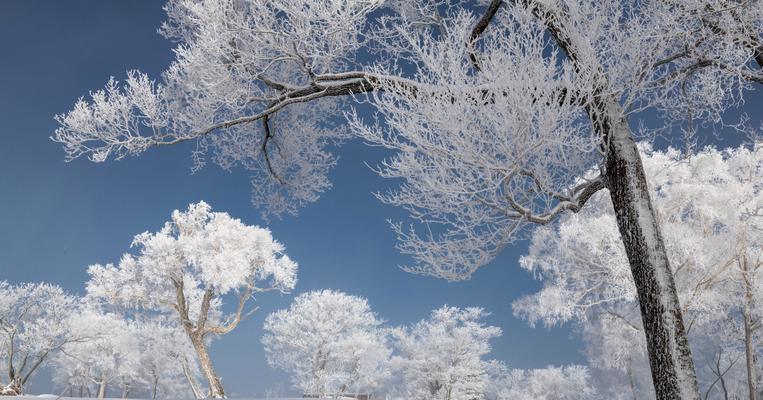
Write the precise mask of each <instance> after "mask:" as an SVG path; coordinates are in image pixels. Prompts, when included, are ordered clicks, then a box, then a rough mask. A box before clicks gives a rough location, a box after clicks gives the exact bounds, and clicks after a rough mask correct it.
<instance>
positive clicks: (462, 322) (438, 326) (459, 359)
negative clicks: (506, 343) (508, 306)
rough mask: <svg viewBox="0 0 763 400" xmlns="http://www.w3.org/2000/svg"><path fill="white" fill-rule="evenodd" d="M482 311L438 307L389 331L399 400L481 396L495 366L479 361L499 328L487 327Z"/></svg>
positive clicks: (464, 399) (458, 399)
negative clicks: (399, 386) (399, 383)
mask: <svg viewBox="0 0 763 400" xmlns="http://www.w3.org/2000/svg"><path fill="white" fill-rule="evenodd" d="M487 315H488V313H487V312H485V311H484V310H483V309H481V308H476V307H470V308H463V309H461V308H457V307H448V306H443V307H441V308H439V309H437V310H434V311H433V312H432V314H431V315H430V316H429V318H427V319H425V320H422V321H420V322H418V323H416V324H414V325H413V326H411V327H410V328H403V329H397V330H395V332H394V337H395V339H396V340H395V345H396V348H397V350H398V354H397V355H396V356H395V357H394V358H393V360H392V363H393V365H394V366H395V368H396V369H398V370H399V371H400V374H401V376H402V381H403V383H402V385H403V388H402V389H403V392H404V395H403V397H404V398H406V399H417V400H419V399H420V400H473V399H482V398H484V396H485V394H486V392H487V390H488V385H489V380H490V376H491V374H493V373H494V372H496V369H497V368H500V364H498V363H497V362H495V361H491V360H486V359H485V358H484V357H485V356H486V355H487V354H488V353H490V351H491V346H490V340H491V339H493V338H496V337H498V336H500V335H501V329H500V328H498V327H495V326H486V325H485V323H484V322H483V321H482V319H483V318H485V317H486V316H487Z"/></svg>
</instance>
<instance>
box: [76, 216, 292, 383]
mask: <svg viewBox="0 0 763 400" xmlns="http://www.w3.org/2000/svg"><path fill="white" fill-rule="evenodd" d="M133 246H134V247H136V248H138V251H137V254H134V255H133V254H125V255H124V256H123V257H122V259H121V260H120V262H119V264H118V265H111V264H109V265H105V266H103V265H93V266H91V267H90V268H89V269H88V272H89V273H90V281H89V282H88V284H87V290H88V296H91V297H92V298H100V299H104V300H106V301H107V302H109V303H111V304H115V305H123V306H126V307H137V308H140V309H146V310H153V311H158V312H165V313H172V314H175V315H176V316H177V318H178V319H179V321H178V322H179V324H180V325H181V326H182V328H183V330H184V331H185V333H186V334H187V335H188V338H189V339H190V341H191V344H192V345H193V348H194V350H195V352H196V356H197V358H198V361H199V364H200V366H201V369H202V372H203V374H204V376H205V378H206V380H207V382H208V383H209V390H210V396H212V397H224V396H225V391H224V389H223V386H222V384H221V383H220V378H219V377H218V376H217V374H216V373H215V370H214V368H213V365H212V360H211V358H210V357H209V352H208V350H207V347H208V339H209V338H210V335H212V336H221V335H225V334H227V333H229V332H231V331H232V330H233V329H235V328H236V326H238V324H239V323H240V322H241V320H242V319H244V318H245V317H246V316H248V315H250V314H251V312H253V311H254V310H251V311H247V310H246V307H247V303H248V302H249V301H250V300H251V299H252V297H253V295H254V294H256V293H260V292H264V291H272V290H275V291H279V292H281V293H286V292H288V291H289V290H290V289H292V288H293V287H294V285H295V284H296V273H297V265H296V263H294V262H293V261H291V260H290V259H289V258H288V257H287V256H286V255H285V254H283V251H284V248H283V245H281V244H280V243H278V242H276V241H275V240H273V238H272V236H271V234H270V231H268V230H267V229H263V228H259V227H256V226H248V225H245V224H243V223H242V222H241V221H239V220H237V219H234V218H231V217H230V216H229V215H228V214H226V213H219V212H212V211H211V208H210V207H209V205H207V204H206V203H204V202H199V203H196V204H191V205H190V206H189V207H188V210H187V211H184V212H183V211H175V212H173V213H172V220H171V221H169V222H167V223H166V224H165V225H164V227H163V228H162V229H161V230H160V231H158V232H156V233H149V232H145V233H142V234H139V235H137V236H135V240H134V242H133ZM229 294H232V295H235V296H236V297H237V298H238V301H237V302H238V304H237V306H236V308H235V311H234V312H233V313H231V314H226V313H224V312H223V310H222V306H223V300H224V298H225V296H226V295H229Z"/></svg>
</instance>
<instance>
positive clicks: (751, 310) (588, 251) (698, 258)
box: [514, 146, 763, 398]
mask: <svg viewBox="0 0 763 400" xmlns="http://www.w3.org/2000/svg"><path fill="white" fill-rule="evenodd" d="M642 154H643V159H644V167H645V169H646V172H647V175H648V176H649V179H650V185H651V187H652V190H653V198H654V201H655V205H656V210H657V213H658V216H659V219H660V221H661V228H662V231H663V235H664V237H665V243H666V247H667V250H668V255H669V257H670V261H671V266H673V272H674V276H675V280H676V286H677V290H678V296H679V299H680V304H681V306H682V308H683V310H682V311H683V315H684V316H685V318H686V321H687V329H688V335H689V340H690V342H691V345H692V350H693V354H694V358H695V361H696V363H697V365H700V366H702V368H699V369H698V378H699V383H700V388H701V389H702V391H703V392H706V391H709V392H710V393H717V394H718V395H720V390H721V387H720V386H721V385H720V383H718V379H720V378H722V379H723V380H724V384H725V385H726V386H727V390H728V391H730V392H731V393H737V394H738V395H739V396H746V393H747V390H748V388H747V382H749V381H752V382H753V385H752V386H753V387H759V386H757V385H759V383H757V375H758V374H759V373H760V371H761V369H763V366H761V365H759V362H758V361H757V360H758V359H760V356H761V355H760V349H761V343H762V342H761V337H760V331H759V330H758V329H759V327H760V322H761V317H763V310H761V308H760V304H761V299H760V294H761V293H763V283H761V282H763V275H761V274H763V261H762V259H761V255H760V254H761V249H763V234H762V233H763V230H761V227H762V225H761V220H760V216H759V215H760V214H761V213H760V210H763V191H762V190H761V186H760V182H761V179H763V150H761V148H760V147H759V146H754V147H753V148H745V147H739V148H734V149H728V150H725V151H719V150H716V149H713V148H706V149H704V150H702V151H700V152H698V153H697V154H692V155H691V156H690V157H684V156H683V155H682V154H681V153H680V152H678V151H676V150H672V149H671V150H667V151H665V152H661V151H655V150H652V149H651V148H650V147H649V146H642ZM590 202H591V204H592V205H595V207H591V208H586V209H584V210H583V211H581V212H580V213H578V214H576V215H569V216H566V217H564V218H563V219H562V220H561V221H560V223H559V224H558V226H549V227H543V228H540V229H538V230H536V231H535V232H534V233H533V235H532V241H531V245H530V250H529V254H527V255H525V256H523V257H522V258H521V260H520V263H521V265H522V267H524V268H525V269H527V270H528V271H531V272H532V273H533V274H534V275H535V276H536V277H538V278H539V279H541V280H543V282H544V287H543V289H541V290H540V291H539V292H538V293H535V294H533V295H530V296H526V297H524V298H522V299H520V300H519V301H517V302H515V303H514V311H515V313H516V314H517V315H519V316H522V317H524V318H526V319H527V320H528V321H529V322H530V323H531V324H532V325H534V324H536V323H541V322H542V323H544V324H545V325H548V326H553V325H558V324H562V323H564V322H567V321H573V322H574V323H575V325H576V326H577V327H578V328H579V329H580V331H581V334H582V336H583V338H584V339H585V341H586V349H587V353H588V357H589V362H590V363H591V364H592V365H593V366H594V367H595V368H594V371H595V372H596V375H597V379H603V380H604V381H606V382H609V383H610V385H611V386H613V389H612V391H613V392H618V391H620V389H618V382H619V385H620V386H621V389H625V390H627V393H629V395H628V396H626V397H629V398H632V397H633V396H637V397H645V396H653V395H654V394H653V392H652V389H651V386H652V385H651V378H650V376H649V372H648V361H647V359H646V343H645V342H644V336H643V327H642V322H641V317H640V314H639V309H638V300H637V297H636V288H635V286H634V284H633V281H632V279H631V274H630V267H629V265H628V261H627V258H626V256H625V251H624V249H623V246H622V242H621V241H620V239H619V232H618V231H617V229H616V228H615V225H614V222H613V220H614V211H613V210H612V208H611V206H610V205H609V204H608V202H609V201H608V199H607V197H606V193H604V192H602V193H600V194H596V195H595V196H594V197H593V198H592V199H591V200H590ZM746 332H747V334H746ZM747 344H749V345H750V348H751V351H750V353H749V354H746V353H745V352H746V349H745V348H746V345H747ZM748 359H749V360H751V361H750V369H751V371H752V374H749V376H748V373H747V372H746V371H745V360H748ZM721 373H722V374H723V376H721V377H719V374H721ZM626 386H627V387H629V388H626Z"/></svg>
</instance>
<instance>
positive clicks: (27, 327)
mask: <svg viewBox="0 0 763 400" xmlns="http://www.w3.org/2000/svg"><path fill="white" fill-rule="evenodd" d="M76 309H77V298H76V297H74V296H72V295H69V294H67V293H66V292H64V291H63V289H61V288H60V287H59V286H56V285H51V284H47V283H22V284H18V285H11V284H9V283H8V282H5V281H0V365H2V367H3V370H4V371H5V372H6V376H7V381H5V383H4V384H0V395H21V394H23V393H24V385H26V384H27V383H28V382H29V379H30V378H31V377H32V376H34V374H35V373H36V372H38V371H39V370H40V367H43V366H45V365H46V364H47V363H48V361H49V360H50V358H51V357H52V356H53V355H55V354H56V353H57V352H58V351H60V350H61V348H62V347H63V346H64V345H66V344H67V343H69V342H72V341H76V340H78V339H79V337H78V336H77V334H76V333H73V332H71V331H69V330H68V329H67V321H68V319H69V318H70V317H71V316H72V315H73V314H75V313H76ZM3 381H4V380H0V383H2V382H3Z"/></svg>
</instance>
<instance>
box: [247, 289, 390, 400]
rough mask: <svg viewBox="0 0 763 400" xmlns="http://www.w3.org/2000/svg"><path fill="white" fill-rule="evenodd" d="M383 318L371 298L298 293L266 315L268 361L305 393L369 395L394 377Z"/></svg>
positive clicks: (325, 293)
mask: <svg viewBox="0 0 763 400" xmlns="http://www.w3.org/2000/svg"><path fill="white" fill-rule="evenodd" d="M381 324H382V321H380V320H379V319H378V318H377V317H376V315H375V314H374V313H373V312H372V311H371V308H370V307H369V305H368V302H367V301H366V299H363V298H360V297H355V296H350V295H347V294H344V293H341V292H336V291H332V290H322V291H314V292H309V293H305V294H301V295H299V296H298V297H297V298H296V299H294V302H293V303H292V305H291V306H290V307H289V309H287V310H279V311H276V312H274V313H272V314H270V315H268V317H267V318H266V319H265V326H264V329H265V332H266V333H265V336H263V338H262V343H263V344H264V345H265V351H266V353H267V356H268V363H269V364H270V365H271V366H273V367H276V368H280V369H283V370H285V371H287V372H288V373H290V374H291V379H292V382H293V384H294V386H295V387H297V388H299V389H300V390H301V391H302V392H303V393H304V394H306V395H312V396H319V397H321V398H322V397H326V396H341V395H343V394H358V393H365V394H370V393H373V392H374V391H375V390H377V389H379V388H380V387H381V385H382V384H383V383H385V381H386V380H387V379H388V378H389V365H388V361H389V357H390V354H391V350H390V349H389V347H388V346H387V341H386V337H385V332H384V330H383V329H381Z"/></svg>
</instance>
